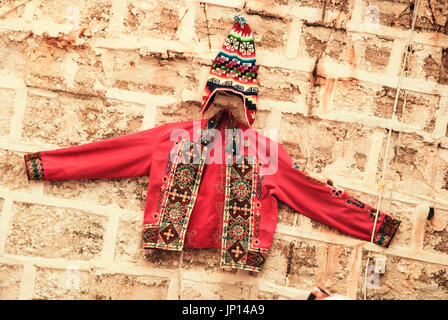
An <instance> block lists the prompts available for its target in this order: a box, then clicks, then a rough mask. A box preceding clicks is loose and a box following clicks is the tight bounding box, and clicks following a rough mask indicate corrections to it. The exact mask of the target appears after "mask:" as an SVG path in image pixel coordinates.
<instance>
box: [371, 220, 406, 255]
mask: <svg viewBox="0 0 448 320" xmlns="http://www.w3.org/2000/svg"><path fill="white" fill-rule="evenodd" d="M400 223H401V221H400V220H397V219H393V218H391V217H390V216H388V215H385V216H384V219H383V222H382V223H381V226H380V228H379V229H378V232H377V233H376V235H375V238H374V240H373V242H375V243H376V244H378V245H380V246H383V247H386V248H387V247H389V244H390V241H391V240H392V238H393V237H394V235H395V233H396V232H397V229H398V227H399V226H400Z"/></svg>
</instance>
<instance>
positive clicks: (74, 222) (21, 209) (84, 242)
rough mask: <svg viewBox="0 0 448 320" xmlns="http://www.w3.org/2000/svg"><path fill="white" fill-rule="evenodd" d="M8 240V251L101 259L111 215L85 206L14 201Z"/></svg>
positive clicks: (56, 256)
mask: <svg viewBox="0 0 448 320" xmlns="http://www.w3.org/2000/svg"><path fill="white" fill-rule="evenodd" d="M11 210H12V217H11V224H10V226H9V230H8V235H7V239H6V244H5V252H6V253H8V254H16V255H24V256H40V257H45V258H65V259H80V260H90V259H97V258H99V255H100V253H101V250H102V247H103V234H104V231H105V228H106V222H107V218H105V217H101V216H97V215H93V214H89V213H87V212H83V211H81V210H75V209H67V208H56V207H50V206H44V205H38V204H30V203H24V202H14V203H13V206H12V209H11Z"/></svg>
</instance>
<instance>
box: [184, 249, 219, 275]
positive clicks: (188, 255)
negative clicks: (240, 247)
mask: <svg viewBox="0 0 448 320" xmlns="http://www.w3.org/2000/svg"><path fill="white" fill-rule="evenodd" d="M183 251H184V254H183V258H182V268H184V269H186V270H194V269H198V270H206V271H225V270H224V269H222V268H221V267H220V265H219V262H220V259H221V249H219V248H205V249H184V250H183Z"/></svg>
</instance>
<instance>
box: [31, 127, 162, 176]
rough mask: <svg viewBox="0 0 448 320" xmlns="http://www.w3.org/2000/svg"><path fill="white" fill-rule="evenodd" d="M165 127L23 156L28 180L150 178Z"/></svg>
mask: <svg viewBox="0 0 448 320" xmlns="http://www.w3.org/2000/svg"><path fill="white" fill-rule="evenodd" d="M164 128H165V125H163V126H158V127H155V128H152V129H148V130H144V131H140V132H136V133H132V134H128V135H123V136H120V137H115V138H111V139H106V140H101V141H96V142H91V143H86V144H83V145H79V146H74V147H68V148H61V149H56V150H49V151H41V152H35V153H28V154H26V155H25V156H24V159H25V167H26V172H27V176H28V180H62V179H102V178H126V177H139V176H148V175H149V169H150V166H151V160H152V154H153V151H154V150H155V147H156V145H157V142H158V139H159V136H160V134H161V133H162V132H163V130H164Z"/></svg>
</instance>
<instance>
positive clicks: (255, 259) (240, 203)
mask: <svg viewBox="0 0 448 320" xmlns="http://www.w3.org/2000/svg"><path fill="white" fill-rule="evenodd" d="M251 160H252V158H250V157H247V156H244V157H243V156H237V157H235V158H232V161H228V162H230V163H227V165H226V194H225V204H224V219H223V236H222V245H221V267H224V268H238V269H244V270H252V271H260V270H261V265H262V264H263V263H264V261H265V256H266V253H267V250H266V249H260V248H255V247H254V246H253V245H252V244H253V243H254V242H253V241H254V226H255V223H256V220H257V219H256V216H257V217H258V215H259V213H258V211H257V212H256V203H257V199H256V189H257V177H258V164H257V162H255V161H251ZM257 233H258V232H257Z"/></svg>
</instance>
